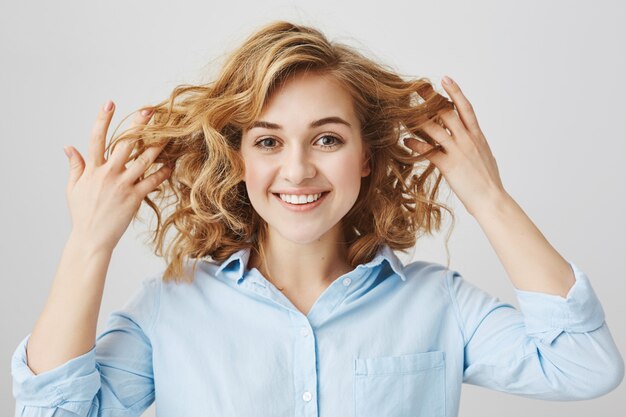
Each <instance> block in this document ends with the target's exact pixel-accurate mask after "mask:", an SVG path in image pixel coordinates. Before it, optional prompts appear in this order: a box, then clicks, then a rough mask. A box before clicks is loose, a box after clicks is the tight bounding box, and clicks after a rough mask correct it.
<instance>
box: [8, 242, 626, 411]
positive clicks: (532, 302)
mask: <svg viewBox="0 0 626 417" xmlns="http://www.w3.org/2000/svg"><path fill="white" fill-rule="evenodd" d="M249 256H250V251H249V250H241V251H239V252H236V253H234V254H233V255H232V256H231V257H230V258H229V259H227V260H226V261H224V262H223V263H222V264H221V265H220V264H217V263H213V262H209V261H208V260H205V261H202V262H199V263H198V267H197V270H196V272H195V276H194V281H193V282H192V283H190V284H187V283H184V284H181V283H178V284H177V283H174V282H170V283H166V282H163V281H162V279H161V274H162V273H161V274H155V275H152V276H148V277H147V278H144V280H143V281H142V284H141V286H140V288H139V289H138V290H137V292H136V293H135V294H134V295H133V297H131V298H130V299H129V301H128V302H127V303H126V304H125V305H124V307H123V308H121V309H119V310H116V311H114V312H113V313H111V315H110V316H109V320H108V323H107V327H106V329H105V331H104V332H102V333H101V334H99V335H98V336H97V338H96V344H95V346H94V347H93V348H92V349H91V350H90V351H88V352H86V353H85V354H83V355H81V356H78V357H76V358H74V359H71V360H69V361H68V362H66V363H65V364H62V365H60V366H58V367H56V368H54V369H51V370H48V371H46V372H43V373H40V374H38V375H34V374H33V372H32V371H31V370H30V368H29V367H28V365H27V362H26V344H27V342H28V338H29V337H30V334H29V335H27V336H26V337H25V338H24V339H23V340H22V341H21V342H20V344H19V345H18V347H17V349H16V350H15V353H14V354H13V358H12V375H13V394H14V396H15V398H16V413H15V415H16V416H22V417H24V416H44V415H45V416H52V415H55V416H66V415H67V416H69V415H72V416H74V415H78V416H96V415H97V416H139V415H140V414H141V413H142V412H143V411H144V410H145V409H146V408H147V407H148V406H150V405H151V404H152V403H153V402H154V401H155V400H156V414H157V416H163V417H171V416H176V417H185V416H190V417H196V416H225V417H226V416H232V417H235V416H236V417H247V416H267V417H269V416H271V417H280V416H284V417H293V416H297V417H314V416H324V417H326V416H327V417H335V416H355V417H367V416H375V417H380V416H386V417H391V416H409V415H410V416H424V417H443V416H446V417H452V416H457V415H458V411H459V410H458V408H459V400H460V393H461V386H462V383H468V384H475V385H480V386H483V387H487V388H491V389H494V390H498V391H504V392H508V393H512V394H517V395H521V396H525V397H532V398H540V399H546V400H577V399H590V398H594V397H597V396H600V395H603V394H605V393H607V392H609V391H611V390H613V389H614V388H615V387H617V386H618V385H619V383H620V382H621V381H622V379H623V376H624V362H623V359H622V357H621V355H620V353H619V351H618V349H617V347H616V345H615V343H614V341H613V339H612V336H611V334H610V332H609V328H608V327H607V324H606V322H605V320H604V318H605V316H604V311H603V309H602V307H601V304H600V302H599V300H598V298H597V297H596V295H595V293H594V291H593V289H592V287H591V285H590V282H589V280H588V278H587V276H586V275H585V273H584V272H582V271H581V270H580V269H578V268H577V267H576V266H575V265H574V264H572V263H571V262H569V261H568V263H569V264H570V266H571V268H572V270H573V272H574V275H575V278H576V282H575V284H574V286H573V287H572V288H571V289H570V291H569V293H568V294H567V297H566V298H563V297H561V296H556V295H550V294H544V293H537V292H529V291H521V290H517V289H515V293H516V296H517V298H518V300H519V304H520V309H519V310H517V309H516V308H515V307H514V306H513V305H511V304H507V303H504V302H502V301H500V300H499V299H498V298H495V297H492V296H491V295H489V294H488V293H486V292H484V291H483V290H481V289H479V288H477V287H476V286H474V285H473V284H471V283H470V282H468V281H467V280H465V279H464V278H463V277H462V276H461V274H459V273H458V272H457V271H454V270H446V269H445V268H444V267H443V266H442V265H440V264H437V263H431V262H424V261H415V262H411V263H409V264H407V265H406V266H404V265H403V264H402V263H401V262H400V260H399V259H398V258H397V256H396V255H395V254H394V252H393V251H392V250H391V249H390V248H389V247H388V246H386V245H385V246H382V247H381V249H380V250H379V251H378V253H377V254H376V256H375V257H374V258H373V260H372V261H370V262H368V263H366V264H363V265H359V266H358V267H356V268H355V269H354V270H352V271H351V272H349V273H346V274H344V275H342V276H340V277H339V278H337V279H336V280H335V281H334V282H333V283H332V284H331V285H330V286H329V287H327V288H326V290H325V291H324V292H323V293H322V294H321V295H320V297H319V298H318V299H317V300H316V302H315V304H314V305H313V306H312V308H311V309H310V311H309V312H308V314H306V315H305V314H303V313H302V312H301V311H299V310H298V309H297V308H296V307H295V306H294V305H293V304H292V303H291V302H290V301H289V299H288V298H287V297H286V296H285V295H283V294H282V293H281V292H280V291H279V290H278V289H277V288H276V287H275V286H274V285H273V284H272V283H271V282H269V281H268V280H267V279H266V278H265V277H263V276H262V275H261V274H260V273H259V271H258V270H257V269H256V268H252V269H247V267H246V266H247V262H248V259H249ZM55 411H56V412H55Z"/></svg>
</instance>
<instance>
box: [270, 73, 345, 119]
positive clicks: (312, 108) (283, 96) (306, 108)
mask: <svg viewBox="0 0 626 417" xmlns="http://www.w3.org/2000/svg"><path fill="white" fill-rule="evenodd" d="M297 115H300V118H302V117H304V118H307V119H308V118H311V119H319V118H323V117H327V116H331V115H332V116H338V117H341V118H344V119H349V121H350V122H351V123H352V122H354V121H355V120H356V115H355V112H354V101H353V98H352V96H351V94H350V92H349V91H348V90H347V89H346V88H345V87H344V86H343V85H342V84H341V83H340V82H339V81H337V80H336V79H335V78H334V77H332V76H331V75H328V74H317V73H312V72H302V73H298V74H295V75H293V76H290V77H288V78H287V79H285V80H284V81H283V82H282V83H281V84H280V85H279V86H278V87H277V88H276V90H274V91H273V92H272V93H271V95H270V97H269V99H268V100H267V102H266V104H265V106H264V108H263V111H262V112H261V116H260V118H261V119H263V120H267V119H269V118H281V119H285V118H291V117H294V116H297Z"/></svg>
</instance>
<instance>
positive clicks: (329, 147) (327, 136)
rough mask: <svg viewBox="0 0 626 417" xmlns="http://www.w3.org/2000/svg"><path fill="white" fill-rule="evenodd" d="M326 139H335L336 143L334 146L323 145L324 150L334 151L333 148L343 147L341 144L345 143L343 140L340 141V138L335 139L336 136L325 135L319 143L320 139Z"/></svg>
mask: <svg viewBox="0 0 626 417" xmlns="http://www.w3.org/2000/svg"><path fill="white" fill-rule="evenodd" d="M324 138H332V139H334V141H335V143H334V144H332V145H322V147H323V148H327V149H332V148H335V147H337V146H339V145H341V144H342V143H343V142H342V141H341V140H339V138H337V137H335V136H333V135H324V136H321V137H320V138H319V139H318V141H319V140H320V139H324Z"/></svg>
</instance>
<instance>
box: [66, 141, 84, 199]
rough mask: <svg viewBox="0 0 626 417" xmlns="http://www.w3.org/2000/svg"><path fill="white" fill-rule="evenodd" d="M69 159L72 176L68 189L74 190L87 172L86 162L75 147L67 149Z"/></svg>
mask: <svg viewBox="0 0 626 417" xmlns="http://www.w3.org/2000/svg"><path fill="white" fill-rule="evenodd" d="M66 155H67V159H68V161H69V163H70V176H69V179H68V182H67V187H68V189H72V188H74V184H76V181H78V179H79V178H80V176H81V175H82V174H83V172H84V171H85V160H84V159H83V157H82V156H81V154H80V152H78V151H77V150H76V149H75V148H74V147H73V146H68V147H67V148H66Z"/></svg>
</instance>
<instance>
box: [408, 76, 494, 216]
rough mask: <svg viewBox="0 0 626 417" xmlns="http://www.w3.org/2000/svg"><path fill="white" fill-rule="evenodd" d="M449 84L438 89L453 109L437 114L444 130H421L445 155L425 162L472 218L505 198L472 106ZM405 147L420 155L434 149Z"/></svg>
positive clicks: (429, 125)
mask: <svg viewBox="0 0 626 417" xmlns="http://www.w3.org/2000/svg"><path fill="white" fill-rule="evenodd" d="M444 80H445V78H444ZM450 81H451V84H449V85H447V84H446V83H445V82H442V84H441V85H442V86H443V88H444V89H445V90H446V92H447V93H448V95H449V96H450V99H452V101H453V103H454V105H455V107H456V109H453V110H448V111H445V112H443V113H440V114H439V117H440V119H441V121H442V122H443V124H444V126H445V127H444V126H441V125H440V124H438V123H436V122H434V121H432V120H429V121H428V122H426V123H425V124H424V125H422V126H420V128H421V129H422V130H423V131H424V132H426V133H427V134H428V135H429V136H431V137H432V138H433V139H434V140H435V141H437V142H438V143H439V144H440V145H441V146H442V147H443V150H444V151H445V153H444V152H436V153H433V154H431V155H429V156H427V157H426V158H427V159H428V160H429V161H431V162H432V163H433V164H434V165H435V166H436V167H437V168H438V169H439V171H441V174H442V175H443V176H444V178H445V179H446V182H447V183H448V184H449V185H450V188H451V189H452V191H454V193H455V194H456V196H457V197H458V198H459V200H461V202H462V203H463V205H464V206H465V208H466V209H467V211H468V212H469V213H470V214H471V215H475V214H476V213H477V212H478V210H480V209H479V208H480V207H481V205H483V204H489V203H491V202H492V201H494V199H497V198H499V197H501V196H502V195H504V194H506V191H505V190H504V187H503V185H502V181H501V179H500V173H499V172H498V166H497V164H496V160H495V158H494V157H493V154H492V153H491V149H490V148H489V145H488V144H487V140H486V138H485V135H483V132H482V131H481V130H480V126H479V125H478V120H477V119H476V115H475V114H474V109H473V108H472V105H471V104H470V102H469V101H468V100H467V99H466V98H465V96H464V95H463V93H462V92H461V89H460V88H459V86H458V84H456V83H455V82H454V81H452V80H450ZM457 111H458V113H457ZM459 116H460V117H459ZM446 128H447V129H448V130H449V131H450V133H449V132H448V130H446ZM404 143H405V145H406V146H407V147H409V148H410V149H412V150H415V151H417V152H419V153H420V154H423V153H425V152H427V151H428V150H430V149H432V148H433V146H431V145H429V144H427V143H425V142H422V141H418V140H416V139H413V138H406V139H405V141H404Z"/></svg>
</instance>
